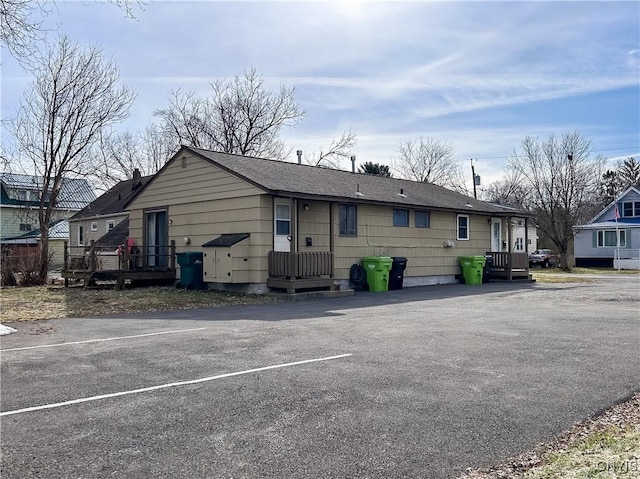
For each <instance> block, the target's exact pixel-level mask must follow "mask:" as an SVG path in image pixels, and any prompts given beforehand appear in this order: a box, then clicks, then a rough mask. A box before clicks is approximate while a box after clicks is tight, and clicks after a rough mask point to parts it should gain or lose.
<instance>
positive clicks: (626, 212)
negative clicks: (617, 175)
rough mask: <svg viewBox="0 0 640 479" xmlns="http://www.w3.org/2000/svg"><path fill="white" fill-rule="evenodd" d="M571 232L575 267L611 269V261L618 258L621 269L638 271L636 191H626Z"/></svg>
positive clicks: (639, 246) (639, 228) (639, 209)
mask: <svg viewBox="0 0 640 479" xmlns="http://www.w3.org/2000/svg"><path fill="white" fill-rule="evenodd" d="M616 212H617V214H616ZM616 218H617V220H616ZM573 230H574V235H575V236H574V256H575V263H576V266H583V267H584V266H605V267H614V266H616V265H614V259H616V258H620V259H621V260H623V262H624V263H626V264H628V266H624V267H625V269H640V264H639V263H640V260H639V259H638V258H639V257H640V190H639V189H638V188H635V187H633V186H631V187H629V188H628V189H627V190H625V191H624V192H623V193H622V194H621V195H620V196H618V198H616V199H615V200H614V201H613V202H611V203H610V204H609V205H608V206H607V207H605V208H604V209H603V210H602V211H600V213H598V214H597V215H596V216H595V217H594V218H593V219H592V220H591V221H589V222H588V223H587V224H585V225H578V226H574V228H573ZM627 260H628V261H627ZM629 266H634V267H633V268H631V267H629ZM616 267H617V266H616ZM621 267H622V266H621Z"/></svg>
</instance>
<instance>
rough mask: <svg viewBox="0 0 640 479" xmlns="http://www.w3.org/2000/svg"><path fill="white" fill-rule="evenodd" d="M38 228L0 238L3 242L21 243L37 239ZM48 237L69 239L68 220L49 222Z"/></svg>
mask: <svg viewBox="0 0 640 479" xmlns="http://www.w3.org/2000/svg"><path fill="white" fill-rule="evenodd" d="M39 239H40V229H34V230H31V231H29V232H28V233H25V234H22V235H19V236H12V237H10V238H2V239H1V241H2V242H3V243H21V242H24V241H28V240H36V241H37V240H39ZM49 239H53V240H67V239H69V222H68V221H67V220H59V221H56V222H55V223H53V224H51V226H50V227H49Z"/></svg>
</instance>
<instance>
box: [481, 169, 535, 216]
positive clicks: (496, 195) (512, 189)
mask: <svg viewBox="0 0 640 479" xmlns="http://www.w3.org/2000/svg"><path fill="white" fill-rule="evenodd" d="M528 196H529V190H528V189H527V188H526V187H525V186H524V185H523V184H522V183H521V182H520V181H519V180H518V175H517V174H514V172H513V171H508V172H507V174H506V175H505V177H504V178H503V179H502V180H499V181H495V182H493V183H491V184H490V185H489V186H487V187H486V188H485V189H484V190H483V191H482V193H481V199H482V200H484V201H488V202H490V203H497V204H501V205H509V206H514V207H517V208H522V209H525V205H526V204H527V198H528Z"/></svg>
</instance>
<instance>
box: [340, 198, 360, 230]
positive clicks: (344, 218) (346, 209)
mask: <svg viewBox="0 0 640 479" xmlns="http://www.w3.org/2000/svg"><path fill="white" fill-rule="evenodd" d="M339 216H340V217H339V219H338V221H339V223H340V236H358V209H357V206H356V205H340V212H339Z"/></svg>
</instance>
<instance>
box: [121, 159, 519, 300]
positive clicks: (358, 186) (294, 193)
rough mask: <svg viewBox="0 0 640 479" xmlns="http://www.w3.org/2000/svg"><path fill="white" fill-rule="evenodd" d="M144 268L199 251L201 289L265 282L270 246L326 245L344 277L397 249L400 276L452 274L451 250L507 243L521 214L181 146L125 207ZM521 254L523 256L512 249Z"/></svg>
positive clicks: (426, 278)
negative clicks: (170, 254)
mask: <svg viewBox="0 0 640 479" xmlns="http://www.w3.org/2000/svg"><path fill="white" fill-rule="evenodd" d="M126 209H127V210H128V212H129V234H130V236H131V237H133V238H135V239H136V241H137V242H138V244H140V245H141V247H142V251H145V253H144V254H145V259H144V266H146V267H153V266H162V263H163V262H166V258H165V257H164V256H163V255H162V254H159V253H158V252H159V251H164V250H166V249H167V247H168V245H169V244H170V243H171V242H175V244H176V249H177V251H178V252H202V253H204V264H203V275H204V281H205V283H208V284H209V287H212V288H218V289H238V290H244V291H254V292H259V291H265V290H267V285H268V284H269V280H270V276H271V271H270V263H269V260H268V258H269V257H271V254H270V252H272V251H275V252H289V253H312V252H315V253H319V254H323V253H328V254H329V256H327V257H329V258H330V261H331V268H330V271H331V273H330V274H331V276H332V277H333V278H334V280H335V281H337V282H339V283H342V284H348V282H349V278H350V268H351V266H352V265H353V264H356V263H359V262H360V259H361V258H363V257H366V256H392V257H394V256H401V257H406V258H407V259H408V265H407V269H406V271H405V274H404V277H405V279H404V284H405V285H406V286H413V285H422V284H438V283H447V282H455V281H456V277H457V276H459V275H460V273H461V267H460V262H459V258H460V257H461V256H468V255H484V254H485V252H486V251H488V250H494V247H492V232H493V233H494V234H495V237H496V239H498V238H499V241H497V240H496V242H495V243H496V245H495V248H498V249H495V250H494V251H503V247H502V241H503V238H506V241H507V251H509V250H510V249H509V245H510V243H511V241H510V238H512V236H511V235H512V229H511V228H507V226H506V225H510V224H511V220H512V218H514V217H526V214H523V213H522V212H518V211H514V210H505V209H503V208H501V207H498V206H495V205H492V204H490V203H486V202H483V201H478V200H475V199H474V198H470V197H467V196H464V195H462V194H459V193H456V192H453V191H450V190H448V189H446V188H443V187H440V186H436V185H433V184H429V183H422V182H414V181H408V180H400V179H394V178H384V177H379V176H373V175H366V174H358V173H355V172H348V171H338V170H332V169H327V168H319V167H312V166H307V165H301V164H295V163H286V162H281V161H273V160H265V159H258V158H250V157H242V156H236V155H229V154H223V153H217V152H213V151H208V150H202V149H197V148H189V147H182V148H181V149H180V150H179V151H178V153H176V154H175V155H174V156H173V157H172V158H171V159H170V160H169V161H168V162H167V163H166V164H165V165H164V167H163V168H162V169H161V170H160V171H159V172H158V173H157V174H156V175H155V176H154V177H153V178H152V179H151V181H149V182H148V183H147V184H146V185H145V186H144V187H143V188H142V191H141V192H140V193H139V194H138V195H137V196H136V197H135V198H134V199H133V200H132V201H131V202H130V203H129V204H128V205H127V206H126ZM524 261H525V262H526V257H525V259H524Z"/></svg>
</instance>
